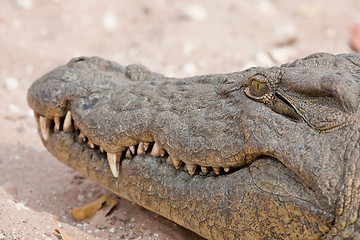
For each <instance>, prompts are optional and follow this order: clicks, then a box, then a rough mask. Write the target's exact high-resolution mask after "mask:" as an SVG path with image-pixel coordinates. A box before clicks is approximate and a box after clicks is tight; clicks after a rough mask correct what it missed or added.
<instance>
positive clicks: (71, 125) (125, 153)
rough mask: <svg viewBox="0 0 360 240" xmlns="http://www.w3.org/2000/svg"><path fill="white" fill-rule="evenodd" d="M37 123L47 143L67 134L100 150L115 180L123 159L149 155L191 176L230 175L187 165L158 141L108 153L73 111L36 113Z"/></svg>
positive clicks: (225, 168) (226, 170)
mask: <svg viewBox="0 0 360 240" xmlns="http://www.w3.org/2000/svg"><path fill="white" fill-rule="evenodd" d="M35 118H36V122H37V123H38V125H39V128H40V133H41V137H42V138H43V140H44V141H47V140H48V139H49V137H50V134H52V133H54V134H57V133H60V132H66V133H73V134H75V137H76V139H77V140H78V141H79V142H82V143H84V144H86V146H87V147H88V148H91V149H96V148H99V149H100V151H101V152H102V153H103V154H106V158H107V160H108V164H109V167H110V170H111V173H112V175H113V176H114V177H115V178H118V177H119V167H120V164H121V160H122V159H132V158H133V157H134V156H136V155H138V156H143V155H145V154H147V153H149V154H151V156H153V157H166V158H167V159H166V162H167V163H169V164H172V165H173V166H174V167H175V168H176V169H178V170H180V169H184V170H185V171H187V172H188V173H189V174H190V175H194V174H197V173H199V174H201V175H208V174H209V173H211V170H212V171H213V173H214V174H215V175H219V174H221V173H228V172H229V171H230V167H212V166H199V165H197V164H194V163H185V162H184V161H182V160H180V159H177V158H174V157H172V156H170V155H169V154H168V153H167V152H166V150H165V149H164V148H162V147H161V146H160V145H159V144H158V143H157V142H156V141H155V142H143V141H140V142H139V143H138V144H136V145H131V146H122V147H121V148H120V149H121V150H120V151H118V152H107V151H105V150H104V147H102V146H101V145H96V144H94V143H93V141H92V140H91V139H90V138H89V137H88V136H85V134H84V133H83V132H82V131H81V129H79V128H78V127H77V125H76V123H75V122H74V119H73V118H72V114H71V111H68V112H67V113H66V115H65V116H64V117H53V118H49V117H45V116H41V115H39V114H37V113H35Z"/></svg>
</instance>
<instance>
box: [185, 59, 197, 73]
mask: <svg viewBox="0 0 360 240" xmlns="http://www.w3.org/2000/svg"><path fill="white" fill-rule="evenodd" d="M196 69H197V67H196V65H195V63H192V62H188V63H185V65H184V66H183V69H182V70H183V72H184V73H186V74H188V75H194V74H196Z"/></svg>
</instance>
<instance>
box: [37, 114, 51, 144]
mask: <svg viewBox="0 0 360 240" xmlns="http://www.w3.org/2000/svg"><path fill="white" fill-rule="evenodd" d="M39 125H40V131H41V136H42V137H43V139H44V140H48V138H49V131H50V120H49V119H47V118H46V117H43V116H40V118H39Z"/></svg>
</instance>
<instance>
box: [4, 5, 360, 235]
mask: <svg viewBox="0 0 360 240" xmlns="http://www.w3.org/2000/svg"><path fill="white" fill-rule="evenodd" d="M359 9H360V1H358V0H347V1H340V0H338V1H336V0H322V1H321V0H313V1H310V0H308V1H286V0H273V1H270V0H257V1H252V0H244V1H231V0H223V1H206V2H204V1H200V0H198V1H187V2H186V3H185V2H184V1H180V0H170V1H165V0H154V1H140V0H123V1H116V0H108V1H95V0H79V1H59V0H2V1H1V8H0V36H1V38H0V52H1V58H0V96H1V101H0V121H1V124H0V139H1V144H0V185H1V186H2V187H1V188H0V240H2V239H59V237H58V235H57V234H56V232H55V229H60V230H61V231H64V232H65V233H66V234H67V235H69V236H72V237H73V239H109V240H110V239H200V238H198V237H197V236H196V235H194V234H192V233H191V232H189V231H187V230H185V229H183V228H181V227H179V226H177V225H175V224H173V223H172V222H170V221H168V220H166V219H164V218H162V217H160V216H158V215H156V214H153V213H151V212H149V211H147V210H145V209H143V208H141V207H139V206H136V205H134V204H132V203H130V202H128V201H126V200H124V199H118V203H119V204H118V206H117V207H116V209H114V211H112V212H111V213H110V214H109V215H108V216H107V217H106V218H105V219H104V220H103V221H102V222H101V223H99V224H96V225H88V224H87V223H86V222H85V221H82V222H77V221H74V220H73V219H72V218H71V216H70V214H69V210H70V209H72V208H75V207H78V206H81V205H85V204H87V203H89V202H91V201H93V200H95V199H96V198H98V197H99V196H101V195H103V194H106V193H107V191H105V190H103V189H101V188H100V187H98V186H97V185H96V184H94V183H92V182H91V181H89V180H87V179H84V178H83V177H82V176H81V175H79V174H78V173H76V172H74V171H73V170H71V169H69V168H68V167H66V166H64V165H63V164H61V163H60V162H58V161H57V160H56V159H55V158H54V157H52V156H51V155H50V154H49V153H48V152H47V151H46V150H45V148H44V147H43V146H42V144H41V142H40V139H39V136H38V134H37V130H36V126H35V121H34V119H33V116H32V113H31V111H30V109H29V107H28V106H27V103H26V91H27V89H28V87H29V86H30V84H31V83H32V82H33V81H34V80H35V79H36V78H38V77H39V76H41V75H43V74H45V73H46V72H47V71H49V70H51V69H52V68H54V67H56V66H58V65H59V64H64V63H66V62H67V61H68V60H69V59H70V58H72V57H76V56H80V55H85V56H93V55H96V56H102V57H104V58H107V59H111V60H114V61H117V62H119V63H121V64H124V65H126V64H131V63H141V64H144V65H146V66H147V67H149V68H150V69H151V70H154V71H158V72H161V73H163V74H166V75H171V76H179V77H184V76H190V75H194V74H206V73H221V72H233V71H239V70H243V69H244V68H246V67H249V66H254V65H263V66H272V65H278V64H280V63H283V62H287V61H291V60H293V59H295V58H299V57H304V56H306V55H308V54H310V53H313V52H320V51H326V52H330V53H334V54H335V53H344V52H350V51H352V50H351V48H350V46H349V42H350V39H351V26H354V24H356V23H360V15H359Z"/></svg>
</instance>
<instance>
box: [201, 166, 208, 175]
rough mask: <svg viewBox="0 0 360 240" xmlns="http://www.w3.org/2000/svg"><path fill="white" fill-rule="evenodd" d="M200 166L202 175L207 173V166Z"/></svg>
mask: <svg viewBox="0 0 360 240" xmlns="http://www.w3.org/2000/svg"><path fill="white" fill-rule="evenodd" d="M200 168H201V172H202V173H203V174H204V175H206V174H208V173H209V170H210V168H209V167H203V166H201V167H200Z"/></svg>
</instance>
